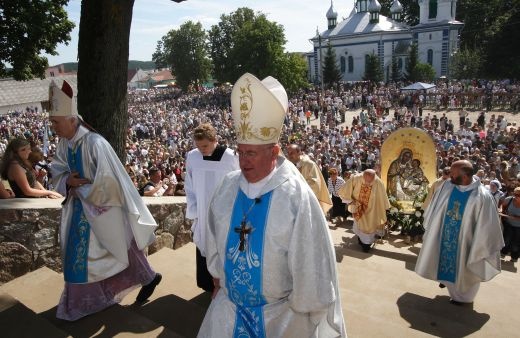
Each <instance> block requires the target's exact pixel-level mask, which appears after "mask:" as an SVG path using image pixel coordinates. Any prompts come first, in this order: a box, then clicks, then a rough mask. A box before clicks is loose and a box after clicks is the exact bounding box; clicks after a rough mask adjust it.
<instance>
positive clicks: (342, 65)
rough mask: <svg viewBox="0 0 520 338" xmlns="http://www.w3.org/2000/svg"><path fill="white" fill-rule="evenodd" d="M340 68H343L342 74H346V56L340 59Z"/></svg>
mask: <svg viewBox="0 0 520 338" xmlns="http://www.w3.org/2000/svg"><path fill="white" fill-rule="evenodd" d="M339 66H340V68H341V72H342V73H345V57H344V56H342V57H340V58H339Z"/></svg>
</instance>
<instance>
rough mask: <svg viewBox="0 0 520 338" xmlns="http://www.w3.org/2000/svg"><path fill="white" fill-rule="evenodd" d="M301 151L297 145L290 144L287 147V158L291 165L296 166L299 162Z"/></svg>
mask: <svg viewBox="0 0 520 338" xmlns="http://www.w3.org/2000/svg"><path fill="white" fill-rule="evenodd" d="M300 155H301V149H300V146H299V145H297V144H290V145H288V146H287V158H288V159H289V161H291V162H292V163H294V164H296V163H298V162H300Z"/></svg>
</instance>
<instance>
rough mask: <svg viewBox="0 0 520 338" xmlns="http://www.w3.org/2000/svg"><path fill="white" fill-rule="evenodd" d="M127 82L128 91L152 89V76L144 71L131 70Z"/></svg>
mask: <svg viewBox="0 0 520 338" xmlns="http://www.w3.org/2000/svg"><path fill="white" fill-rule="evenodd" d="M126 82H127V88H128V89H137V88H141V89H143V88H144V89H148V88H150V76H149V75H148V73H147V72H145V71H144V70H142V69H129V70H128V79H127V81H126Z"/></svg>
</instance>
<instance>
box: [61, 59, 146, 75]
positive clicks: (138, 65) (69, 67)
mask: <svg viewBox="0 0 520 338" xmlns="http://www.w3.org/2000/svg"><path fill="white" fill-rule="evenodd" d="M63 67H64V68H65V69H64V71H65V72H66V73H69V72H77V71H78V63H77V62H65V63H63ZM128 69H143V70H148V69H155V63H154V62H153V61H137V60H129V61H128Z"/></svg>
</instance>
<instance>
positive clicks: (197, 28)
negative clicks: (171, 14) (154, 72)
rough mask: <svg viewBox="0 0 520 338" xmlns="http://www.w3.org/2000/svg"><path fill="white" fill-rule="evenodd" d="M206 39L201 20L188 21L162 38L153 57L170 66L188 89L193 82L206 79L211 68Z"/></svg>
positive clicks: (178, 81) (185, 88)
mask: <svg viewBox="0 0 520 338" xmlns="http://www.w3.org/2000/svg"><path fill="white" fill-rule="evenodd" d="M206 40H207V37H206V32H205V31H204V29H203V28H202V25H201V23H200V22H198V23H193V22H192V21H187V22H186V23H184V24H182V25H181V26H180V27H179V29H177V30H171V31H169V32H168V33H167V34H166V35H165V36H164V37H163V38H162V40H161V41H159V43H158V44H157V50H156V52H155V53H154V56H153V57H154V61H155V62H156V63H157V64H166V65H169V66H171V69H172V71H173V74H174V75H175V79H176V81H177V84H178V85H179V86H180V87H181V88H182V89H184V90H187V89H188V87H189V86H190V85H195V86H199V85H201V84H202V83H203V82H205V81H207V79H208V78H209V75H210V70H211V61H210V60H209V59H208V48H207V41H206ZM161 46H162V50H161Z"/></svg>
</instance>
